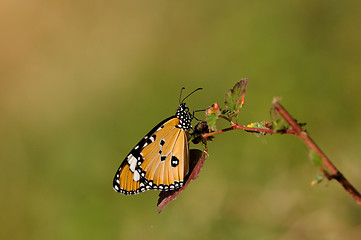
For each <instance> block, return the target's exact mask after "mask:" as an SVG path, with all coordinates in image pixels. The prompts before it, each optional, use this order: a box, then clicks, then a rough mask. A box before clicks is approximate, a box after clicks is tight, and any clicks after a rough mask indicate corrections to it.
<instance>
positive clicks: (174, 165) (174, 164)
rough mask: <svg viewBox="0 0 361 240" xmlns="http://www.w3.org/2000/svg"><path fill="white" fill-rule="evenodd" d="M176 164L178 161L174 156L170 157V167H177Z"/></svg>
mask: <svg viewBox="0 0 361 240" xmlns="http://www.w3.org/2000/svg"><path fill="white" fill-rule="evenodd" d="M178 164H179V159H178V158H177V157H176V156H172V159H171V165H172V167H176V166H178Z"/></svg>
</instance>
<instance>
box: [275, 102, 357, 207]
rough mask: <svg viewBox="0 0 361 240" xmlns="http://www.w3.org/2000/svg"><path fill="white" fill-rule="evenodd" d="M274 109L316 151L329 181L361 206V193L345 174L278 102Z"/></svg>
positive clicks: (321, 167)
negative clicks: (342, 189) (332, 181)
mask: <svg viewBox="0 0 361 240" xmlns="http://www.w3.org/2000/svg"><path fill="white" fill-rule="evenodd" d="M273 107H274V109H275V110H276V111H277V112H278V113H279V114H280V115H281V116H282V117H283V118H284V119H285V120H286V121H287V123H288V124H289V125H290V126H291V128H292V130H294V135H296V136H298V137H299V138H300V139H301V140H302V141H303V142H304V143H305V144H306V145H307V147H308V148H309V149H310V150H312V151H314V152H315V153H316V154H317V155H318V156H319V157H320V158H321V159H322V165H321V166H320V169H321V171H322V172H323V173H324V175H325V176H326V177H327V179H328V180H332V179H335V180H337V181H338V182H339V183H340V184H341V186H342V187H343V188H344V189H345V190H346V191H347V192H348V193H349V194H350V195H351V197H353V198H354V199H355V201H356V203H357V204H358V205H360V206H361V195H360V193H359V192H358V191H357V190H356V188H354V186H352V184H351V183H350V182H349V181H348V180H347V179H346V178H345V177H344V176H343V174H342V173H341V172H340V171H339V170H338V169H337V168H336V167H335V165H333V163H332V162H331V161H330V160H329V159H328V157H327V156H326V155H325V154H324V153H323V152H322V150H321V149H320V148H319V147H318V146H317V145H316V143H315V142H314V141H313V140H312V139H311V138H310V137H309V136H308V134H307V132H306V131H305V130H303V129H302V128H301V126H300V125H299V124H298V123H297V122H296V121H295V119H294V118H293V117H292V116H291V115H290V114H289V113H288V112H287V111H286V109H285V108H284V107H283V106H282V105H281V104H280V103H279V102H278V101H277V100H274V101H273Z"/></svg>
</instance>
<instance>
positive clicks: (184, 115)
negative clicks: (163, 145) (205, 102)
mask: <svg viewBox="0 0 361 240" xmlns="http://www.w3.org/2000/svg"><path fill="white" fill-rule="evenodd" d="M175 116H176V117H177V118H179V124H178V127H179V128H181V129H184V130H189V129H190V128H192V125H191V122H192V119H193V115H192V114H191V113H189V108H188V107H187V105H186V104H185V103H181V104H180V105H179V107H178V110H177V112H176V114H175Z"/></svg>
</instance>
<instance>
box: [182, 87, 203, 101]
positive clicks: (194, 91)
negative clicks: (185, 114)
mask: <svg viewBox="0 0 361 240" xmlns="http://www.w3.org/2000/svg"><path fill="white" fill-rule="evenodd" d="M183 89H184V88H182V90H183ZM202 89H203V88H197V89H196V90H194V91H193V92H191V93H190V94H188V95H187V96H186V97H185V98H183V100H182V101H181V103H183V102H184V100H186V99H187V98H188V97H189V96H190V95H192V94H193V93H195V92H197V91H198V90H202ZM181 93H182V92H181Z"/></svg>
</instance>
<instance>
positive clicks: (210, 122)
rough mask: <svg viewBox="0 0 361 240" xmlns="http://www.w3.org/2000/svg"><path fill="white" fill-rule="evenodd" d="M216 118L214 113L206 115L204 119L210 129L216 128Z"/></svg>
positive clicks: (214, 129)
mask: <svg viewBox="0 0 361 240" xmlns="http://www.w3.org/2000/svg"><path fill="white" fill-rule="evenodd" d="M217 120H218V116H217V115H216V114H211V115H208V116H207V117H206V121H207V122H208V125H209V127H210V129H211V130H212V131H216V130H217Z"/></svg>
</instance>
